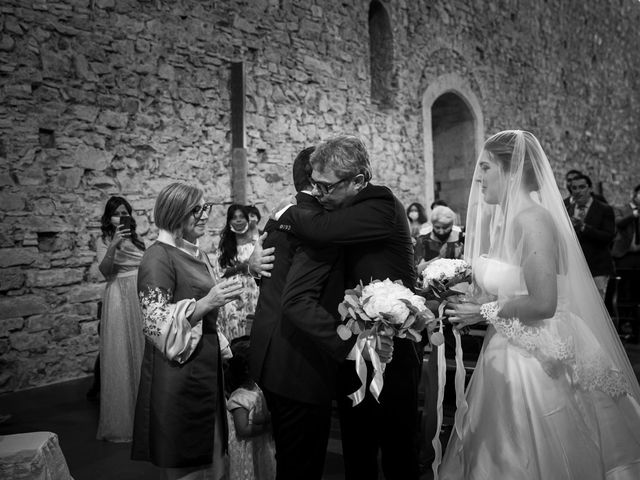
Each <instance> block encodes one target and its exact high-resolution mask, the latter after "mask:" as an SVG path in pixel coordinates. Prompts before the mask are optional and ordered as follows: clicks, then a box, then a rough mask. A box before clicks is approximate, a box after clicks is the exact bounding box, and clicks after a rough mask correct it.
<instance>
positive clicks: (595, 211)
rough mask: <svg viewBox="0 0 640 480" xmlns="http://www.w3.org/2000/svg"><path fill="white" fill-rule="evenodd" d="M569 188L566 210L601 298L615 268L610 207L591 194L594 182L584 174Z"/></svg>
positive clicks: (613, 232) (612, 215) (613, 227)
mask: <svg viewBox="0 0 640 480" xmlns="http://www.w3.org/2000/svg"><path fill="white" fill-rule="evenodd" d="M569 189H570V190H571V198H572V199H573V202H571V203H570V204H569V206H568V207H567V212H568V213H569V216H570V217H571V223H572V224H573V228H574V229H575V231H576V235H577V236H578V240H579V241H580V246H581V247H582V252H583V253H584V256H585V258H586V260H587V264H588V265H589V270H590V271H591V275H592V276H593V280H594V281H595V283H596V286H597V287H598V292H600V296H601V297H602V299H603V300H604V298H605V294H606V292H607V283H608V282H609V277H610V276H611V275H612V274H613V272H614V267H613V259H612V257H611V252H610V251H609V246H610V244H611V242H612V240H613V238H614V236H615V233H616V230H615V216H614V213H613V208H611V206H609V205H607V204H606V203H603V202H601V201H600V200H597V199H596V198H594V196H593V195H592V190H593V184H592V182H591V179H590V178H589V177H588V176H587V175H579V176H576V177H574V178H573V180H572V181H571V183H570V185H569Z"/></svg>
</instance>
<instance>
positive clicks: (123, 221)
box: [120, 215, 133, 231]
mask: <svg viewBox="0 0 640 480" xmlns="http://www.w3.org/2000/svg"><path fill="white" fill-rule="evenodd" d="M120 225H121V226H122V228H123V229H124V230H129V231H131V230H133V218H131V217H130V216H129V215H121V216H120Z"/></svg>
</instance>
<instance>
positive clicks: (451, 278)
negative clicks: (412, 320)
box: [417, 258, 471, 480]
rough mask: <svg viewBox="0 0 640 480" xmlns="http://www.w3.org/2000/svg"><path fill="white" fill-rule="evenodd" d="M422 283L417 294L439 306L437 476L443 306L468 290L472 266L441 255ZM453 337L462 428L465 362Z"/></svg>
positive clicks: (435, 472) (435, 339)
mask: <svg viewBox="0 0 640 480" xmlns="http://www.w3.org/2000/svg"><path fill="white" fill-rule="evenodd" d="M421 281H422V284H421V286H420V288H419V289H418V290H417V293H419V294H420V295H422V296H423V297H424V298H425V300H430V301H432V300H436V301H438V302H439V305H438V318H436V321H438V323H437V325H438V330H437V331H435V332H434V333H433V334H432V335H431V338H430V341H431V344H432V346H433V347H435V348H437V349H438V351H437V359H438V369H437V371H438V395H437V404H436V405H437V406H436V416H437V417H436V418H437V420H436V421H437V427H436V433H435V435H434V437H433V440H432V441H431V444H432V445H433V449H434V452H435V457H434V460H433V463H432V464H431V468H432V470H433V478H434V479H435V480H437V479H438V468H439V466H440V463H441V462H442V445H441V443H440V431H441V428H442V419H443V406H442V404H443V401H444V387H445V385H446V382H447V363H446V358H445V346H444V333H443V330H444V324H443V320H444V318H445V316H444V309H445V307H446V305H447V303H451V302H453V301H455V300H456V299H457V298H458V296H459V295H464V294H466V293H468V291H469V289H470V284H469V282H470V281H471V267H470V266H469V264H468V263H467V262H465V261H464V260H456V259H448V258H439V259H436V260H434V261H432V262H430V263H428V264H427V265H426V267H425V269H424V270H423V271H422V273H421ZM453 337H454V340H455V361H456V373H455V380H454V384H455V392H456V414H455V425H456V428H460V426H461V425H462V417H464V415H465V414H466V412H467V409H468V406H467V402H466V400H465V397H464V380H465V369H464V363H463V352H462V341H461V339H460V332H459V331H458V330H457V329H455V328H454V329H453Z"/></svg>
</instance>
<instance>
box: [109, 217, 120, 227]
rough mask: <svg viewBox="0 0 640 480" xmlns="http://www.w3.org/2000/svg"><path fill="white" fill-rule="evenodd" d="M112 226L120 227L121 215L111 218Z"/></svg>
mask: <svg viewBox="0 0 640 480" xmlns="http://www.w3.org/2000/svg"><path fill="white" fill-rule="evenodd" d="M111 224H112V225H116V226H118V225H120V215H115V216H113V217H111Z"/></svg>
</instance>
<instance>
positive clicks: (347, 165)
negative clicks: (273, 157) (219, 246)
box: [279, 136, 422, 480]
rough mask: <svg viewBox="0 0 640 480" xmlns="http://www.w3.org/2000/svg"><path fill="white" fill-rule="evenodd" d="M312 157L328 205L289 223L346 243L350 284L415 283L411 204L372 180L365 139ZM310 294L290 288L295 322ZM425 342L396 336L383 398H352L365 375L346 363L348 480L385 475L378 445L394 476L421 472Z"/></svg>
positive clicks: (342, 405)
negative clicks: (409, 218)
mask: <svg viewBox="0 0 640 480" xmlns="http://www.w3.org/2000/svg"><path fill="white" fill-rule="evenodd" d="M311 164H312V167H313V171H312V173H311V177H310V182H311V185H312V186H313V195H314V196H315V197H316V198H317V200H318V202H319V203H320V204H321V205H322V206H323V207H324V209H325V210H326V211H324V212H323V211H320V212H309V211H305V210H304V209H301V208H299V207H291V208H289V209H288V210H286V211H285V212H284V213H282V214H281V215H280V218H279V220H280V223H281V228H282V229H284V230H286V231H290V232H291V233H293V235H295V236H297V237H298V238H300V239H301V240H302V241H303V242H307V243H309V244H312V245H339V246H342V248H343V251H344V268H345V286H346V287H347V288H353V287H355V286H356V285H357V284H358V283H360V282H363V283H365V284H366V283H369V282H370V281H371V280H372V279H380V280H384V279H386V278H389V279H391V280H393V281H395V280H401V281H402V282H403V284H404V285H405V286H407V287H409V288H413V287H414V283H415V270H414V267H413V246H412V242H411V237H410V233H409V225H408V223H407V220H406V214H405V209H404V207H403V205H402V204H401V203H400V201H399V200H398V199H397V198H396V197H395V196H394V195H393V193H392V192H391V190H389V189H388V188H387V187H382V186H378V185H372V184H371V183H370V180H371V165H370V162H369V155H368V153H367V150H366V148H365V146H364V144H363V143H362V142H361V141H360V140H359V139H358V138H356V137H353V136H339V137H335V138H332V139H329V140H327V141H325V142H322V143H321V144H320V145H318V146H317V147H316V151H315V152H314V153H313V155H312V156H311ZM303 296H304V288H302V287H300V288H299V289H298V291H297V292H289V293H285V295H284V296H283V299H282V301H283V308H284V311H285V316H286V317H287V318H289V319H290V321H291V322H292V323H295V322H299V321H301V320H300V319H301V318H304V316H305V311H304V309H303V308H301V305H303V302H302V298H303ZM340 300H341V299H340ZM420 348H421V347H420V346H419V345H418V344H416V343H414V342H412V341H410V340H407V339H398V338H395V339H394V340H393V359H392V361H391V362H390V363H388V364H387V367H386V370H385V374H384V375H385V377H384V389H383V390H382V393H381V395H380V397H379V400H380V401H379V403H378V402H377V401H376V400H375V399H374V397H373V396H372V395H371V393H370V392H369V391H368V390H367V394H366V396H365V399H364V400H363V401H362V402H361V403H360V404H358V405H357V406H355V407H354V406H352V401H351V399H349V398H348V396H347V395H348V394H351V393H353V392H354V391H356V390H357V389H358V387H359V386H360V381H359V379H358V377H357V375H356V373H355V367H354V362H353V361H345V362H343V364H342V365H341V368H340V374H339V387H338V388H339V393H338V409H339V414H340V426H341V433H342V450H343V458H344V462H345V478H346V479H347V480H352V479H358V480H359V479H371V480H375V479H377V478H378V467H377V458H378V452H381V454H382V457H381V458H382V469H383V472H384V475H385V477H386V478H388V479H406V480H417V479H418V476H419V472H418V457H417V433H418V432H417V429H418V423H419V419H418V381H419V373H420V367H421V360H422V352H421V351H420ZM368 370H369V372H371V368H369V369H368Z"/></svg>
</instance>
